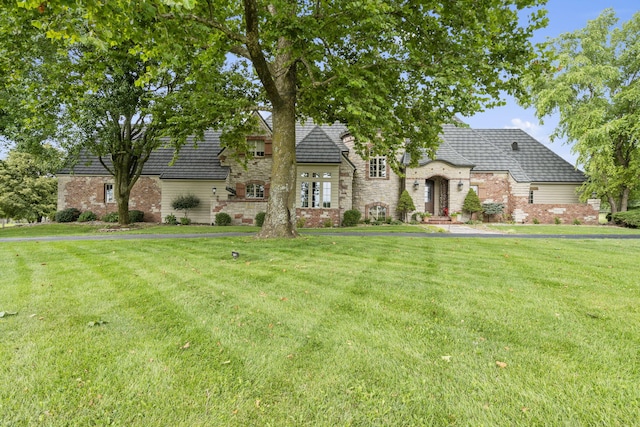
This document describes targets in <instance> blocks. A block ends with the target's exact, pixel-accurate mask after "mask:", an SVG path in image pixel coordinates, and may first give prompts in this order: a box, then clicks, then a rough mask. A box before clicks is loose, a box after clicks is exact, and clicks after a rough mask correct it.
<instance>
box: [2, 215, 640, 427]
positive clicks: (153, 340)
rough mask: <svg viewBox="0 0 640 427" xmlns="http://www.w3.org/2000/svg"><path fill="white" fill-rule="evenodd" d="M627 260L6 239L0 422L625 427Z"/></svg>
mask: <svg viewBox="0 0 640 427" xmlns="http://www.w3.org/2000/svg"><path fill="white" fill-rule="evenodd" d="M221 228H225V227H221ZM232 250H234V251H238V252H239V253H240V256H239V258H238V259H237V260H234V259H233V258H232V256H231V251H232ZM638 259H640V241H636V240H632V241H631V240H625V241H623V240H601V241H596V240H547V239H515V238H506V239H477V238H475V239H468V238H467V239H465V238H456V237H452V238H449V239H425V238H408V237H393V236H384V237H372V236H369V237H361V236H360V237H347V236H309V237H303V238H299V239H295V240H269V241H257V240H255V239H253V238H252V237H250V236H247V237H240V238H226V237H225V238H217V239H175V240H145V241H142V240H123V241H118V240H115V241H80V242H71V241H68V242H23V243H16V242H10V243H6V242H5V243H2V244H1V245H0V271H2V275H1V276H0V313H3V315H2V316H0V360H2V363H1V364H0V384H2V387H0V425H11V426H14V425H15V426H32V425H33V426H36V425H38V426H40V425H48V426H67V425H126V426H151V425H176V426H197V425H201V426H218V425H225V426H247V425H274V426H300V425H317V426H335V425H361V426H365V425H366V426H376V425H379V426H403V425H406V426H416V425H512V426H514V425H523V426H524V425H527V426H528V425H621V426H622V425H625V426H626V425H633V424H635V423H636V422H637V420H638V419H640V388H639V387H638V383H639V382H640V359H639V358H638V336H639V335H638V334H639V333H640V282H639V281H638V278H637V260H638ZM14 313H15V314H14Z"/></svg>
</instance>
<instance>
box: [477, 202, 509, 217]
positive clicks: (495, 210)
mask: <svg viewBox="0 0 640 427" xmlns="http://www.w3.org/2000/svg"><path fill="white" fill-rule="evenodd" d="M482 212H483V213H484V214H485V215H502V213H503V212H504V203H483V204H482Z"/></svg>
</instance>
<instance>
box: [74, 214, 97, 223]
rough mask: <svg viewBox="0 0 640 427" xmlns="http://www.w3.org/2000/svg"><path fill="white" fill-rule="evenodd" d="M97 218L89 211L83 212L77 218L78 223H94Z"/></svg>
mask: <svg viewBox="0 0 640 427" xmlns="http://www.w3.org/2000/svg"><path fill="white" fill-rule="evenodd" d="M97 219H98V216H97V215H96V214H94V213H93V212H91V211H84V212H82V213H81V214H80V216H79V217H78V222H88V221H96V220H97Z"/></svg>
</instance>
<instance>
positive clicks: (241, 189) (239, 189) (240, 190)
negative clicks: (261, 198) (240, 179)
mask: <svg viewBox="0 0 640 427" xmlns="http://www.w3.org/2000/svg"><path fill="white" fill-rule="evenodd" d="M246 188H247V187H246V186H245V185H244V184H240V183H237V184H236V196H237V197H240V198H244V197H245V194H246V191H245V190H246Z"/></svg>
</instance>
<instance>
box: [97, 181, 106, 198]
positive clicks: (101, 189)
mask: <svg viewBox="0 0 640 427" xmlns="http://www.w3.org/2000/svg"><path fill="white" fill-rule="evenodd" d="M106 191H107V189H106V187H105V185H104V184H103V183H100V184H98V186H97V188H96V193H97V196H96V202H98V203H104V198H105V197H104V196H105V194H104V193H105V192H106Z"/></svg>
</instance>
